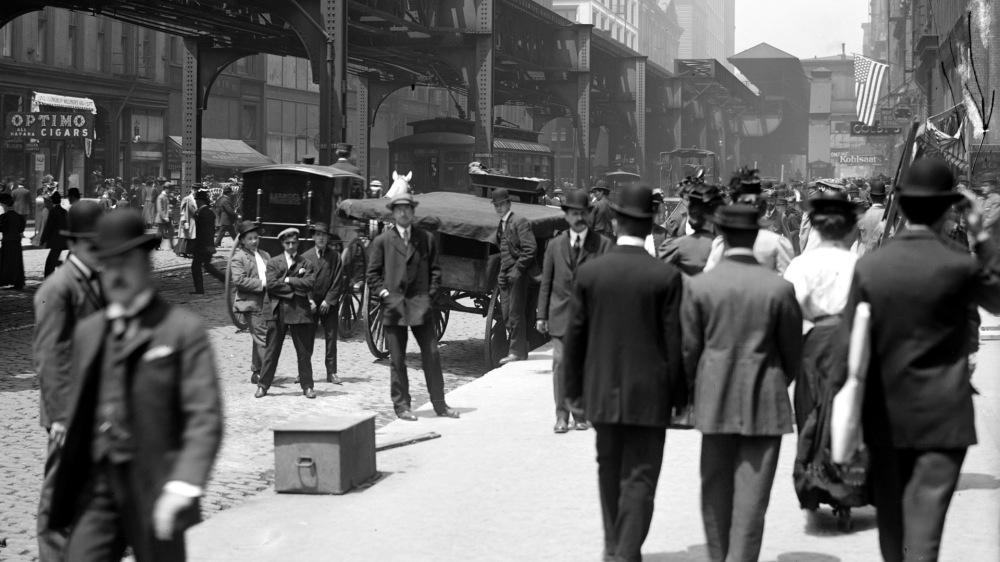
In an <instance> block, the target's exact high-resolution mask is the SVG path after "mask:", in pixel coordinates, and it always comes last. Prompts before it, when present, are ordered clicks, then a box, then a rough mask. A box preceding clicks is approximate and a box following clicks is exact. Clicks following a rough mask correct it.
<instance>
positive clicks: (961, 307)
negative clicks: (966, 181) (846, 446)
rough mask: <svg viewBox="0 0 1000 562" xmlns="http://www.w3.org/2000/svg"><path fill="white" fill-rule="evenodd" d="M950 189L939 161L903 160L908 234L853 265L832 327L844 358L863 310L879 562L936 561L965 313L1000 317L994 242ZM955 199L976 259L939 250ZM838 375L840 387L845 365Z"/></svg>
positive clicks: (962, 393)
mask: <svg viewBox="0 0 1000 562" xmlns="http://www.w3.org/2000/svg"><path fill="white" fill-rule="evenodd" d="M953 185H954V182H953V179H952V174H951V171H950V168H949V166H948V164H947V163H945V162H944V161H942V160H934V159H929V158H923V159H918V160H916V161H914V162H913V164H912V165H911V166H910V168H909V170H908V171H907V174H906V177H905V179H904V181H903V183H902V186H901V189H900V192H899V205H900V209H901V210H902V212H903V215H905V217H906V219H907V220H908V222H909V226H908V227H907V229H906V230H904V231H902V232H900V233H898V234H897V235H896V236H895V238H894V239H893V241H892V243H891V244H887V245H885V246H884V247H882V248H881V249H880V250H879V251H878V252H876V253H874V254H872V255H866V256H864V257H862V258H861V259H860V260H858V263H857V265H856V266H855V269H854V282H853V285H852V287H851V294H850V297H849V298H848V304H847V308H846V310H845V316H844V320H843V322H842V323H841V326H842V327H843V328H844V330H843V331H842V333H841V338H840V339H841V345H842V349H843V350H844V353H842V354H840V355H841V356H846V351H847V348H848V341H849V338H850V327H851V326H852V324H853V322H854V315H855V311H856V308H857V305H858V304H859V303H861V302H866V303H869V304H870V305H871V319H870V321H869V325H870V326H871V341H870V346H871V359H870V362H869V367H868V373H867V377H866V382H865V394H864V404H863V406H862V412H861V423H862V429H863V431H862V433H863V435H864V439H865V443H866V444H867V445H868V451H869V453H870V455H871V467H870V474H869V478H870V480H869V482H870V484H871V489H872V491H873V494H874V503H875V507H876V509H877V518H878V528H879V544H880V547H881V551H882V557H883V559H885V560H886V561H887V562H900V561H903V560H937V559H938V551H939V548H940V543H941V535H942V531H943V530H944V523H945V515H946V513H947V511H948V506H949V504H950V502H951V497H952V495H953V494H954V492H955V487H956V485H957V484H958V478H959V474H960V472H961V468H962V463H963V461H964V460H965V454H966V451H967V450H968V447H970V446H972V445H974V444H975V443H976V427H975V416H974V410H973V403H972V395H973V393H974V392H975V391H974V390H973V388H972V385H971V384H970V380H969V377H970V370H969V364H968V353H969V351H970V342H971V341H974V340H975V334H974V333H972V332H973V328H972V327H971V326H972V324H971V323H970V322H969V310H970V309H971V310H975V307H977V306H978V307H982V308H985V309H986V310H988V311H989V312H991V313H993V314H997V313H1000V262H998V254H997V248H996V242H995V240H994V239H992V238H991V236H990V234H989V233H988V232H986V230H985V224H984V222H983V216H982V215H981V213H980V211H979V208H978V204H977V202H976V201H975V200H974V197H973V196H972V195H971V194H965V195H963V194H961V193H958V192H956V191H954V190H953V189H952V186H953ZM963 198H964V199H966V200H968V201H969V203H970V205H969V208H970V210H969V211H968V214H967V216H966V219H967V224H968V228H969V234H970V236H971V237H972V238H973V239H974V240H975V244H976V245H975V252H976V257H975V258H973V257H972V256H970V255H969V254H967V253H961V252H956V251H954V250H952V249H951V248H949V247H948V246H947V243H946V242H945V241H944V236H943V234H942V228H943V225H944V223H945V220H946V215H947V211H948V209H949V208H950V207H951V206H952V205H953V204H955V203H956V202H958V201H961V200H962V199H963ZM838 373H839V375H840V377H839V379H840V380H839V381H838V383H842V382H843V380H844V379H845V378H846V366H844V367H842V368H840V369H839V370H838ZM838 386H839V384H838ZM835 388H836V387H835Z"/></svg>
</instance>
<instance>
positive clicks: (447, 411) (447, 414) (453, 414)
mask: <svg viewBox="0 0 1000 562" xmlns="http://www.w3.org/2000/svg"><path fill="white" fill-rule="evenodd" d="M436 413H437V415H438V417H442V418H457V417H458V416H459V414H458V410H456V409H454V408H449V407H447V406H445V408H444V409H443V410H439V411H437V412H436Z"/></svg>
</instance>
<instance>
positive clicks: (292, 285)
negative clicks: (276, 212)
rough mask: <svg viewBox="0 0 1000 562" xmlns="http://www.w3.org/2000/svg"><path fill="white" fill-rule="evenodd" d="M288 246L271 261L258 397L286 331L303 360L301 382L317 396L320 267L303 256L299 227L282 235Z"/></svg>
mask: <svg viewBox="0 0 1000 562" xmlns="http://www.w3.org/2000/svg"><path fill="white" fill-rule="evenodd" d="M278 240H280V241H281V245H282V246H283V247H284V248H285V251H284V252H282V253H281V255H280V256H274V257H273V258H271V259H270V260H268V262H267V300H266V301H265V304H266V306H265V307H264V320H266V321H267V346H266V349H265V350H264V367H263V369H262V370H261V374H260V382H259V383H258V385H257V392H256V393H254V397H255V398H263V397H264V396H265V395H266V394H267V391H268V389H270V388H271V383H272V382H273V381H274V373H275V371H277V369H278V359H279V358H281V347H282V345H283V344H284V343H285V334H287V333H289V332H291V333H292V345H294V346H295V355H296V356H297V357H298V363H299V377H298V379H299V385H300V386H301V387H302V394H303V395H305V397H306V398H316V392H315V391H314V390H313V371H312V353H313V343H314V342H315V340H316V328H315V326H313V314H312V310H310V304H309V295H310V294H312V290H313V287H314V286H315V285H316V269H315V268H314V267H313V265H312V263H310V262H309V261H307V260H305V259H304V258H303V257H302V256H301V255H299V230H298V229H297V228H286V229H285V230H282V231H281V233H280V234H278Z"/></svg>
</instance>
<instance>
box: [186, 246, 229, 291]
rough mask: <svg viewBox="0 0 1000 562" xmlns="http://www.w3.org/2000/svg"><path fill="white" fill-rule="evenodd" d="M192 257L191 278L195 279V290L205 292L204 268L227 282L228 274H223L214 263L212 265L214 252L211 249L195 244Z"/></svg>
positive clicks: (213, 275)
mask: <svg viewBox="0 0 1000 562" xmlns="http://www.w3.org/2000/svg"><path fill="white" fill-rule="evenodd" d="M191 255H192V259H191V279H193V280H194V290H195V292H198V293H204V292H205V277H204V274H203V273H202V270H205V271H207V272H208V274H209V275H211V276H212V277H215V278H216V279H218V280H219V281H221V282H225V280H226V276H225V275H223V273H222V272H221V271H219V270H218V269H217V268H216V267H215V266H214V265H212V252H211V250H206V249H204V248H202V247H200V246H195V247H194V248H193V249H192V254H191Z"/></svg>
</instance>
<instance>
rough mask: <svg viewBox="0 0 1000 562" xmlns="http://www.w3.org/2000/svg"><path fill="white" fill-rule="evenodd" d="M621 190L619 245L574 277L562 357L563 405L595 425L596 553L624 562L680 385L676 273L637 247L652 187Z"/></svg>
mask: <svg viewBox="0 0 1000 562" xmlns="http://www.w3.org/2000/svg"><path fill="white" fill-rule="evenodd" d="M619 196H620V198H619V203H618V204H616V205H614V206H613V210H614V211H615V214H616V217H617V222H618V245H617V246H615V247H613V248H611V249H610V250H609V251H608V252H607V253H606V254H604V255H602V256H601V257H599V258H597V259H595V260H593V261H591V262H589V263H586V264H583V265H582V266H581V267H580V269H579V270H578V271H577V273H576V284H575V285H574V288H573V297H572V299H571V301H570V312H569V325H568V326H567V328H566V335H565V351H564V357H563V361H564V362H565V369H566V399H567V405H569V406H571V408H572V409H573V410H574V412H575V413H577V412H578V413H581V414H582V413H585V415H586V417H587V419H588V420H589V421H590V422H591V423H592V424H593V426H594V429H595V430H596V431H597V479H598V485H599V487H600V496H601V513H602V516H603V517H602V518H603V521H604V559H605V560H622V561H632V560H640V559H641V558H642V557H641V554H640V551H641V548H642V543H643V541H645V539H646V534H647V533H648V532H649V524H650V521H651V520H652V518H653V498H654V496H655V494H656V484H657V480H658V479H659V476H660V466H661V464H662V462H663V447H664V444H665V442H666V429H667V425H668V423H669V422H670V418H671V411H672V407H674V406H683V405H684V404H685V403H686V402H687V390H686V389H685V385H684V373H683V370H682V368H681V330H680V305H681V292H682V282H681V274H680V272H679V271H678V270H677V269H676V268H675V267H674V266H672V265H668V264H665V263H663V262H661V261H659V260H657V259H656V258H654V257H652V256H650V255H649V254H648V253H647V252H646V250H645V248H644V244H645V238H646V236H648V235H649V233H650V232H651V231H652V228H653V216H654V214H655V210H654V207H653V190H652V189H651V188H650V187H649V186H648V185H645V184H642V183H636V184H629V185H628V186H625V187H624V188H623V189H622V190H621V192H620V193H619ZM581 400H582V402H583V404H582V410H581V408H580V401H581Z"/></svg>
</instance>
